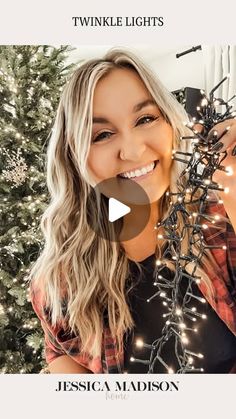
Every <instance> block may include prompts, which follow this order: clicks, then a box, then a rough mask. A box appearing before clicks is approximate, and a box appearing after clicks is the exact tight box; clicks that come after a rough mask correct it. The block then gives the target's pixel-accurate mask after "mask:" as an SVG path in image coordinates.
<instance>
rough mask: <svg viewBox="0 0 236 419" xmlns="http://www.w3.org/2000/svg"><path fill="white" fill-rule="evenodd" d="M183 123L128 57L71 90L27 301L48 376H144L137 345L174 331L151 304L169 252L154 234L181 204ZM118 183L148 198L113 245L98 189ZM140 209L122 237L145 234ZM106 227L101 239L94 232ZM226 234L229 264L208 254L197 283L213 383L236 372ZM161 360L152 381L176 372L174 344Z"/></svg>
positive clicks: (62, 112) (114, 53) (85, 70)
mask: <svg viewBox="0 0 236 419" xmlns="http://www.w3.org/2000/svg"><path fill="white" fill-rule="evenodd" d="M186 121H187V115H186V113H185V111H184V109H183V108H182V107H181V106H180V105H179V104H178V102H177V101H176V100H175V99H174V97H173V96H172V95H171V94H170V93H169V92H168V91H167V90H166V89H165V88H164V86H163V85H162V84H161V82H160V81H159V80H158V79H157V77H156V76H154V75H153V74H152V73H151V71H150V70H149V69H148V68H147V67H146V66H145V65H144V64H143V63H142V62H141V61H140V60H139V59H138V58H137V57H135V56H134V55H133V54H132V53H129V52H126V51H122V50H117V49H115V50H111V51H109V52H108V53H107V54H106V56H105V57H104V58H103V59H97V60H91V61H89V62H87V63H85V64H83V65H82V66H81V67H80V68H78V70H76V72H75V73H74V75H73V77H72V78H71V80H70V81H69V83H68V84H67V85H66V87H65V89H64V92H63V94H62V97H61V101H60V104H59V108H58V112H57V117H56V121H55V126H54V130H53V134H52V137H51V139H50V143H49V147H48V161H47V182H48V189H49V192H50V194H51V203H50V205H49V207H48V208H47V210H46V211H45V213H44V216H43V219H42V224H41V226H42V230H43V233H44V236H45V247H44V250H43V252H42V254H41V255H40V257H39V258H38V260H37V262H36V264H35V266H34V267H33V269H32V272H31V300H32V304H33V307H34V309H35V311H36V313H37V315H38V316H39V318H40V320H41V323H42V327H43V329H44V332H45V349H46V351H45V353H46V360H47V362H48V364H49V370H50V372H55V373H70V372H71V373H73V372H80V373H86V372H93V373H123V372H125V371H126V372H134V373H140V372H143V373H145V372H148V366H147V365H148V363H147V361H146V358H145V356H146V357H147V354H145V353H143V357H144V358H143V359H142V360H141V364H139V365H138V366H137V365H134V363H133V362H132V360H133V359H134V358H133V355H134V352H135V348H134V346H133V345H134V340H135V339H136V338H137V337H145V341H146V342H149V344H150V345H151V344H152V343H153V342H154V341H156V339H158V337H160V336H161V331H162V328H163V327H164V326H165V325H167V321H166V320H164V317H165V316H164V315H165V313H163V304H162V302H161V299H159V297H158V298H156V299H153V300H152V302H151V303H150V304H147V303H146V302H147V301H149V300H148V297H149V296H150V295H151V294H153V293H154V292H155V283H154V282H153V275H154V271H155V262H156V260H155V258H156V256H157V255H159V256H160V255H161V254H162V252H163V249H164V248H165V246H166V238H165V237H164V236H162V235H161V234H159V235H158V236H159V244H158V245H157V237H156V231H155V227H156V224H157V223H158V221H161V220H162V219H163V218H164V217H165V216H166V215H167V213H168V211H169V209H170V208H169V201H168V198H167V194H166V192H167V191H168V192H176V190H177V179H178V178H179V176H180V174H181V172H182V170H183V165H182V163H181V162H178V161H174V160H172V150H173V149H178V150H180V151H182V152H187V151H188V152H191V144H190V142H187V141H181V140H180V137H181V136H186V135H189V133H190V131H189V129H188V128H187V127H186V125H185V124H184V122H186ZM231 143H232V141H231ZM110 178H113V179H114V178H115V179H116V180H117V184H118V186H119V187H120V188H123V186H124V185H126V184H127V183H128V182H131V180H132V182H135V183H136V184H138V185H139V186H140V187H142V188H143V190H144V192H145V193H146V194H147V196H148V198H149V202H150V204H149V205H150V208H151V209H150V217H149V219H148V222H147V224H146V226H145V228H144V229H143V230H142V231H141V233H139V234H138V235H137V236H135V237H134V238H132V239H130V240H117V241H114V240H112V239H111V240H109V238H107V237H113V236H112V234H113V233H114V236H115V232H116V230H117V222H114V223H110V224H109V221H108V217H107V213H108V212H107V211H108V201H107V197H106V196H104V194H103V193H98V190H96V193H95V192H94V187H95V186H96V185H98V184H100V183H101V182H103V181H106V180H107V179H110ZM135 183H133V184H135ZM143 207H145V205H140V206H139V209H138V210H139V211H138V212H136V216H132V211H131V213H129V214H127V216H125V217H123V219H122V229H125V228H128V229H130V228H133V227H135V226H136V225H137V224H139V223H140V217H141V216H142V211H143ZM192 211H197V208H196V206H194V205H193V207H192ZM209 211H212V210H211V209H210V208H209ZM221 213H222V210H221ZM223 215H225V216H226V214H225V213H224V211H223ZM98 217H100V219H101V223H100V224H101V229H102V230H103V232H104V235H97V234H96V232H95V231H93V229H92V228H91V220H97V219H98ZM118 222H120V220H118ZM180 223H181V220H179V222H177V224H176V229H177V230H178V229H180V227H181V226H180ZM224 225H226V224H224ZM224 225H222V229H221V231H220V234H221V237H223V240H224V241H225V240H228V242H229V243H231V246H229V251H228V259H227V260H226V256H225V253H219V252H218V253H217V254H216V253H214V251H212V252H210V250H207V251H206V253H205V254H204V256H203V258H202V260H201V262H202V264H201V266H198V267H197V271H196V274H197V275H199V276H200V277H201V278H202V281H203V284H204V287H199V288H198V287H197V286H196V295H197V293H198V300H199V301H201V300H202V299H203V297H205V298H204V301H205V299H206V300H207V301H208V303H206V311H207V313H208V319H210V321H208V324H207V325H201V327H200V329H201V330H200V333H199V335H198V336H197V337H194V338H193V344H194V347H195V349H196V348H197V350H200V349H201V350H202V351H203V352H204V354H205V358H204V368H205V372H208V373H214V372H230V371H232V368H233V365H234V363H235V360H236V339H235V334H236V305H235V299H234V297H233V295H235V287H234V286H233V284H234V281H235V270H236V255H235V253H234V249H235V248H236V246H234V243H235V235H234V232H233V230H232V228H231V227H227V229H226V227H225V229H224ZM228 225H229V226H230V223H228ZM108 230H109V234H111V233H110V232H113V233H112V234H111V236H109V235H108V234H107V232H108ZM216 236H217V235H216ZM104 237H106V238H104ZM120 237H124V236H123V235H120ZM160 238H161V240H160ZM214 238H215V236H213V240H214ZM210 239H211V240H212V237H211V238H210ZM206 240H209V236H208V237H207V236H206ZM215 240H216V239H215ZM217 240H218V238H217ZM213 244H214V243H213ZM182 245H183V248H184V246H185V247H186V246H187V237H183V243H182ZM173 274H174V272H173V261H171V260H167V259H166V266H165V275H167V276H171V275H173ZM185 286H186V287H188V284H187V282H186V284H185ZM213 308H214V310H213ZM195 310H197V308H196V307H195ZM177 315H178V313H177ZM186 327H188V326H187V325H186ZM192 330H193V329H192ZM209 336H210V339H209ZM150 345H149V346H150ZM216 348H217V350H216ZM190 350H192V348H190ZM191 353H194V352H192V351H191ZM165 355H166V361H165V362H164V363H163V362H162V363H160V364H158V363H157V365H156V369H155V370H154V372H167V371H176V372H177V371H178V359H177V358H176V353H175V347H174V344H173V342H172V343H170V345H169V346H168V345H167V346H166V353H165ZM200 358H201V357H200ZM189 362H190V361H189ZM170 365H171V368H169V366H170Z"/></svg>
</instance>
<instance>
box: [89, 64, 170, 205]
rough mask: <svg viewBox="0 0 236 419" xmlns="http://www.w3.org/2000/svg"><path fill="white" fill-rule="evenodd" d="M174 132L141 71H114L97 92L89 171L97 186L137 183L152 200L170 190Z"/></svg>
mask: <svg viewBox="0 0 236 419" xmlns="http://www.w3.org/2000/svg"><path fill="white" fill-rule="evenodd" d="M172 142H173V130H172V128H171V126H170V125H169V124H168V123H167V122H166V121H165V119H164V118H163V117H162V115H161V113H160V110H159V109H158V107H157V105H156V104H155V102H154V101H153V99H152V97H151V95H150V93H149V92H148V90H147V88H146V87H145V85H144V83H143V82H142V80H141V79H140V78H139V76H138V75H137V73H136V72H135V71H133V70H129V69H114V70H112V71H111V72H110V73H109V74H108V75H106V76H105V77H104V78H102V79H101V80H99V82H98V83H97V86H96V88H95V92H94V101H93V131H92V139H91V146H90V151H89V157H88V168H89V171H90V174H91V175H92V177H93V179H94V181H95V183H96V184H98V183H99V182H101V181H103V180H105V179H108V178H114V177H118V178H119V182H127V179H131V180H132V181H134V182H138V183H139V185H140V186H141V187H142V188H143V189H144V191H145V192H146V194H147V195H148V197H149V200H150V202H155V201H158V200H159V199H160V197H161V196H162V195H163V194H164V192H165V191H166V189H167V188H168V186H169V180H170V168H171V163H172V158H171V156H172Z"/></svg>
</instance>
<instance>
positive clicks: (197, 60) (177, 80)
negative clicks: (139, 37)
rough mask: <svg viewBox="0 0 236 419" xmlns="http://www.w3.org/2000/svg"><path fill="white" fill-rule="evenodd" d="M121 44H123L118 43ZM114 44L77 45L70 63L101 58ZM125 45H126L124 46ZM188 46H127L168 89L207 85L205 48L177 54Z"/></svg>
mask: <svg viewBox="0 0 236 419" xmlns="http://www.w3.org/2000/svg"><path fill="white" fill-rule="evenodd" d="M115 46H120V45H115ZM112 47H114V45H99V46H90V45H86V46H85V45H84V46H76V47H75V48H76V50H75V51H72V52H71V55H70V60H69V61H70V62H75V61H77V60H82V61H85V60H88V59H91V58H99V57H102V56H103V55H104V54H105V53H106V51H107V50H108V49H109V48H112ZM121 47H123V46H121ZM191 47H192V45H191V46H189V45H184V46H180V47H179V48H176V47H174V48H170V47H158V46H157V47H156V46H154V45H134V46H129V47H127V46H125V47H124V48H128V49H129V50H131V51H133V52H134V53H136V54H137V55H138V56H139V57H140V58H141V59H143V60H144V61H145V62H146V63H147V64H148V65H149V66H150V67H151V68H152V69H153V70H154V71H155V72H156V74H157V75H158V77H159V78H160V80H161V81H162V82H163V83H164V84H165V86H166V87H167V88H168V89H169V90H177V89H180V88H182V87H195V88H202V89H204V88H205V76H204V57H203V53H202V51H196V52H192V53H190V54H188V55H184V56H183V57H181V58H178V59H177V58H176V56H175V55H176V53H179V52H182V51H185V50H187V49H189V48H191Z"/></svg>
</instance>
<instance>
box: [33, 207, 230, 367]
mask: <svg viewBox="0 0 236 419" xmlns="http://www.w3.org/2000/svg"><path fill="white" fill-rule="evenodd" d="M206 212H207V213H208V214H209V215H222V216H223V217H226V213H225V210H224V207H223V205H221V204H217V203H211V204H210V205H208V206H207V210H206ZM215 225H216V226H220V227H221V228H220V229H218V228H215V227H213V226H212V225H209V228H208V229H207V230H205V231H204V233H205V240H206V243H207V244H209V245H217V246H223V245H226V246H227V250H223V249H212V254H213V257H214V259H215V261H216V266H217V268H216V269H215V270H210V271H207V274H208V275H209V277H210V279H211V281H212V285H213V288H214V290H215V297H214V300H208V301H209V303H210V304H211V306H212V307H213V308H214V309H215V311H216V312H217V314H218V316H219V317H220V318H221V319H222V320H223V321H224V322H225V324H226V325H227V326H228V328H229V329H230V330H231V332H232V333H233V334H234V335H236V235H235V233H234V230H233V228H232V226H231V225H230V224H229V223H227V222H226V221H224V220H221V221H219V222H218V221H217V222H216V224H215ZM199 287H200V289H201V292H202V293H203V295H204V296H205V298H206V299H207V296H206V290H205V288H204V286H203V285H199ZM31 301H32V305H33V308H34V310H35V312H36V314H37V316H38V317H39V319H40V320H41V324H42V328H43V330H44V334H45V358H46V361H47V363H50V362H52V361H53V360H54V359H56V358H57V357H58V356H60V355H68V356H70V357H71V358H72V359H73V360H74V361H76V362H77V363H79V364H81V365H83V366H84V367H86V368H88V369H89V370H91V371H92V372H93V373H123V361H124V354H123V352H121V353H118V350H117V344H116V340H115V339H114V338H112V337H111V333H110V331H109V328H108V327H104V330H103V341H102V352H101V358H100V357H98V358H92V357H91V356H89V355H88V354H86V353H84V354H82V353H80V349H79V348H80V339H79V336H68V335H67V337H66V334H65V332H64V330H65V328H64V327H63V324H62V323H61V324H57V325H56V326H52V325H51V322H50V318H49V314H48V311H47V309H46V307H45V304H44V299H43V293H42V292H41V291H40V289H36V288H35V287H34V286H33V285H32V284H31ZM231 372H233V371H231Z"/></svg>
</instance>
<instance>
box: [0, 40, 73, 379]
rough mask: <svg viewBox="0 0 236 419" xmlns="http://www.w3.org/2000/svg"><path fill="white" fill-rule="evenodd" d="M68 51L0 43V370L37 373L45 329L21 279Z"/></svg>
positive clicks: (42, 193)
mask: <svg viewBox="0 0 236 419" xmlns="http://www.w3.org/2000/svg"><path fill="white" fill-rule="evenodd" d="M71 50H72V48H70V47H68V46H61V47H59V48H54V47H50V46H0V147H1V149H0V171H1V177H0V193H1V204H0V215H1V225H0V228H1V239H0V258H1V264H0V371H1V372H2V373H37V372H39V371H40V369H41V368H42V367H43V366H44V360H43V356H42V351H43V332H42V329H41V327H40V324H39V320H38V319H37V317H36V315H35V314H34V312H33V309H32V306H31V303H30V302H29V298H28V291H29V283H28V279H27V275H28V272H29V269H30V267H31V265H32V263H33V262H34V261H35V260H36V259H37V257H38V254H39V252H40V250H41V248H42V246H43V237H42V234H41V231H40V228H39V222H40V218H41V214H42V212H43V210H44V208H45V206H46V205H47V202H48V194H47V188H46V183H45V152H46V148H47V141H48V138H49V135H50V132H51V129H52V124H53V120H54V116H55V111H56V108H57V105H58V101H59V97H60V94H61V90H62V87H63V85H64V84H65V82H66V80H67V77H68V76H69V74H70V71H71V70H72V68H73V67H74V65H72V64H70V65H66V63H65V61H66V58H67V56H68V54H69V53H70V51H71Z"/></svg>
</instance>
